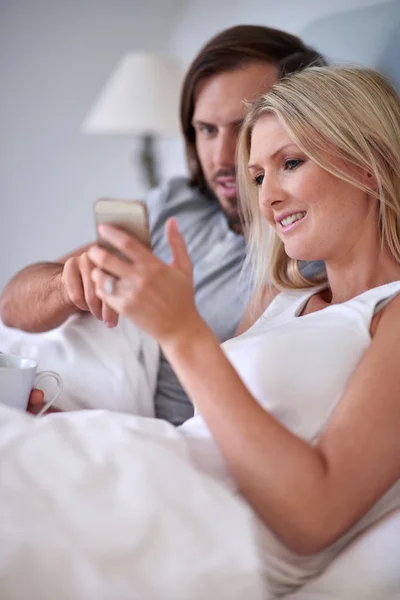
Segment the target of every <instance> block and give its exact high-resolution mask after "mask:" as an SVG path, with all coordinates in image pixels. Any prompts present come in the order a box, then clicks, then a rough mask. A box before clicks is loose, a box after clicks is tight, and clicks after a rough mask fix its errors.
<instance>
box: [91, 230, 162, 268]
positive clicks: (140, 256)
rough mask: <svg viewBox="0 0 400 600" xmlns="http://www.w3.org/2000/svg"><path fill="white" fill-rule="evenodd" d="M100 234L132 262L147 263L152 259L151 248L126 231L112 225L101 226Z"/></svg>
mask: <svg viewBox="0 0 400 600" xmlns="http://www.w3.org/2000/svg"><path fill="white" fill-rule="evenodd" d="M99 233H100V234H101V237H102V238H104V239H105V240H106V241H107V242H108V243H109V244H111V246H113V247H114V248H116V249H117V250H119V251H120V252H121V253H122V254H123V255H124V256H126V257H127V258H129V259H130V260H131V261H132V262H138V261H139V262H145V261H146V260H151V259H152V256H153V255H152V253H151V250H150V249H149V248H147V247H146V246H144V245H143V244H142V243H141V242H139V241H138V240H137V239H135V238H134V237H133V236H132V235H130V234H129V233H126V231H123V230H122V229H119V228H118V227H113V226H112V225H99Z"/></svg>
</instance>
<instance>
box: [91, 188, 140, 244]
mask: <svg viewBox="0 0 400 600" xmlns="http://www.w3.org/2000/svg"><path fill="white" fill-rule="evenodd" d="M94 214H95V221H96V233H97V241H98V243H99V245H100V246H103V247H104V248H107V249H108V250H110V251H111V252H114V253H118V251H117V250H116V249H115V248H113V247H112V246H110V244H109V243H108V242H106V241H105V240H102V239H101V236H100V235H99V233H98V231H97V226H98V225H100V224H103V223H107V224H109V225H115V226H116V227H119V228H120V229H123V230H124V231H126V232H127V233H129V234H131V235H132V236H133V237H135V238H136V239H138V240H139V241H140V242H141V243H142V244H144V245H145V246H148V247H150V232H149V226H148V217H147V207H146V205H145V204H144V203H143V202H141V201H140V200H114V199H112V198H101V199H100V200H97V201H96V202H95V205H94Z"/></svg>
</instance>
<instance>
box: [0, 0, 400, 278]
mask: <svg viewBox="0 0 400 600" xmlns="http://www.w3.org/2000/svg"><path fill="white" fill-rule="evenodd" d="M399 20H400V0H392V1H390V2H388V1H386V0H335V2H322V1H321V0H302V1H301V2H299V1H298V0H280V1H279V2H277V1H276V0H247V1H245V0H219V1H218V2H215V0H191V1H189V0H186V1H185V0H146V2H143V0H130V1H128V0H125V1H124V0H112V1H111V0H69V2H66V1H65V0H0V76H1V83H2V94H0V132H1V135H0V145H1V147H0V153H1V161H0V210H1V212H0V215H1V218H0V252H1V263H0V288H1V287H2V285H3V284H4V283H5V282H6V281H7V279H8V278H9V277H10V276H11V274H12V273H14V272H15V271H16V269H18V268H20V267H22V266H24V265H25V264H27V263H29V262H32V261H37V260H46V259H47V260H52V259H54V258H55V257H57V256H58V255H61V254H63V253H65V252H67V251H69V250H70V249H72V248H73V247H75V246H79V245H80V244H82V243H85V242H86V241H88V240H90V239H92V237H93V224H92V203H93V200H95V199H96V198H98V197H100V196H103V195H107V194H110V195H112V196H121V197H133V198H140V197H141V196H142V195H143V194H144V193H145V185H144V182H143V181H142V180H141V178H140V173H139V172H138V170H137V168H135V165H134V164H132V162H131V156H132V153H133V152H134V150H135V147H137V146H136V145H135V142H134V141H133V140H129V139H124V138H118V137H116V138H108V137H107V138H104V137H86V136H83V135H82V134H81V133H80V132H79V127H80V124H81V122H82V120H83V118H84V116H85V115H86V113H87V111H88V109H89V107H90V106H91V104H92V103H93V101H94V99H95V97H96V96H97V94H98V92H99V90H100V89H101V87H102V86H103V84H104V82H105V81H106V79H107V77H108V76H109V74H110V72H111V70H112V69H113V67H114V65H115V64H116V62H117V61H118V59H119V58H120V56H121V55H122V54H123V53H125V52H127V51H129V50H135V49H144V50H151V51H155V52H163V51H165V52H167V53H170V54H172V55H174V56H176V57H177V58H178V59H179V61H180V62H181V63H182V65H184V66H186V65H187V64H188V63H189V62H190V60H191V59H192V57H193V55H194V54H195V53H196V52H197V51H198V49H199V48H200V46H201V45H202V44H203V43H204V42H205V40H207V38H209V37H210V36H211V35H213V34H214V33H216V32H217V31H219V30H221V29H223V28H225V27H228V26H231V25H234V24H239V23H257V24H265V25H269V26H272V27H278V28H281V29H286V30H287V31H290V32H292V33H296V34H299V35H301V36H302V37H304V39H305V40H306V41H308V42H309V43H312V44H314V45H315V46H316V47H317V48H318V49H319V50H321V51H322V52H324V53H326V54H327V55H328V56H329V57H330V58H333V59H337V60H340V61H350V62H357V63H361V64H365V65H371V66H374V67H377V68H379V69H381V70H383V72H385V73H386V74H387V75H388V76H389V77H390V78H391V79H392V80H393V81H395V82H396V83H397V85H398V86H399V89H400V66H399V63H400V60H399V59H400V49H399V45H400V32H399V29H400V26H399ZM159 151H160V160H161V167H162V175H163V176H164V177H167V176H169V175H172V174H175V173H183V172H185V165H184V159H183V152H182V143H181V141H178V140H164V141H163V142H162V143H161V144H160V145H159Z"/></svg>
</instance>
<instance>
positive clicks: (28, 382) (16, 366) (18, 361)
mask: <svg viewBox="0 0 400 600" xmlns="http://www.w3.org/2000/svg"><path fill="white" fill-rule="evenodd" d="M37 366H38V364H37V362H36V361H34V360H32V359H30V358H23V357H22V356H14V355H13V354H4V353H3V352H0V402H1V403H2V404H7V406H11V407H12V408H18V409H20V410H23V411H25V410H26V408H27V406H28V402H29V396H30V393H31V391H32V389H33V388H34V387H36V386H37V384H38V383H39V381H41V380H42V379H44V378H45V377H52V378H53V379H55V380H56V382H57V390H56V392H55V394H54V396H53V397H52V398H51V399H50V400H48V401H47V402H46V404H45V405H44V406H43V408H42V410H41V411H40V412H39V413H38V415H37V416H38V417H40V415H42V414H43V413H44V412H46V410H48V408H50V406H51V405H52V404H53V402H55V401H56V400H57V398H58V397H59V395H60V393H61V391H62V388H63V382H62V379H61V377H60V376H59V375H58V374H57V373H54V372H53V371H39V372H38V373H36V369H37Z"/></svg>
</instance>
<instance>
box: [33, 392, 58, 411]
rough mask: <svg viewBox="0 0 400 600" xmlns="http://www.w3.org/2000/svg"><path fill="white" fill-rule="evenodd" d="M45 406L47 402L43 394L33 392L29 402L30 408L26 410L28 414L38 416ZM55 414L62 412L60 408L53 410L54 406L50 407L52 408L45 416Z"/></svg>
mask: <svg viewBox="0 0 400 600" xmlns="http://www.w3.org/2000/svg"><path fill="white" fill-rule="evenodd" d="M44 405H45V402H44V394H43V392H42V391H41V390H32V391H31V395H30V398H29V402H28V408H27V409H26V410H27V412H29V413H31V414H32V415H37V414H38V413H40V411H41V410H42V408H43V406H44ZM54 412H61V411H60V410H59V409H58V408H53V407H52V406H50V408H49V409H48V410H46V412H45V414H46V415H47V414H48V413H54Z"/></svg>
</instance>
